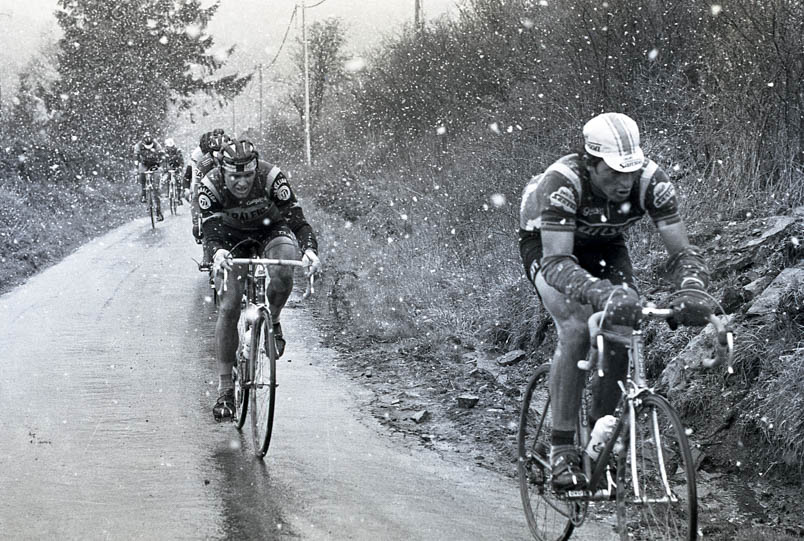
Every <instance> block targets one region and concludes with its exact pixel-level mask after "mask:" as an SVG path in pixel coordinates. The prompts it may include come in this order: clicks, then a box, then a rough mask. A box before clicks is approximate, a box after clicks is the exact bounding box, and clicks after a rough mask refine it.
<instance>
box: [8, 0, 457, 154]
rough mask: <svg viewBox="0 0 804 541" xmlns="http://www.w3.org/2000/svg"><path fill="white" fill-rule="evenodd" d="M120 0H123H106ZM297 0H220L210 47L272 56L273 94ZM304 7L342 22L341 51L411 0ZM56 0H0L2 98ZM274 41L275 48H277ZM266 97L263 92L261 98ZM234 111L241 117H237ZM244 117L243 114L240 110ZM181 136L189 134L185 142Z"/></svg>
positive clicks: (246, 62) (250, 92)
mask: <svg viewBox="0 0 804 541" xmlns="http://www.w3.org/2000/svg"><path fill="white" fill-rule="evenodd" d="M109 1H125V0H109ZM301 1H302V0H222V1H221V4H220V8H219V9H218V12H217V14H216V15H215V18H214V19H213V20H212V22H211V24H210V26H209V29H208V30H209V32H210V33H211V34H212V36H213V37H214V38H215V43H216V46H217V47H226V48H228V47H229V46H230V45H237V50H236V53H235V56H234V57H233V58H231V59H230V60H231V61H230V62H229V64H228V65H229V66H230V68H229V70H231V69H232V67H236V68H237V69H238V71H241V70H249V69H253V67H254V66H257V65H259V64H261V63H262V64H263V65H265V66H267V65H268V64H270V63H271V61H272V60H273V59H274V58H275V57H277V55H278V57H277V62H276V64H275V65H274V66H273V67H272V68H271V69H270V70H269V69H266V70H264V80H265V85H264V94H265V95H268V96H271V95H280V94H282V93H283V92H285V90H286V86H283V85H282V84H275V83H272V81H278V80H285V81H286V80H287V79H288V73H289V72H290V64H289V56H288V53H289V50H290V48H291V46H292V44H293V43H294V42H295V39H296V38H298V37H299V36H300V35H301V17H300V14H297V17H296V18H295V20H294V21H293V23H292V24H290V22H291V15H292V14H293V10H294V7H295V6H296V5H297V4H299V5H300V4H301ZM305 1H306V5H307V6H308V9H307V10H306V14H307V16H306V19H307V23H308V25H309V24H310V23H312V22H315V21H318V20H324V19H327V18H330V17H338V18H340V19H341V20H342V22H343V25H344V27H345V30H346V36H347V43H346V45H345V47H344V52H345V53H347V54H354V55H359V54H360V53H362V52H365V51H366V49H368V48H369V47H371V46H373V45H376V44H378V43H379V42H380V41H381V38H382V37H383V36H384V35H395V34H397V33H398V32H399V31H400V30H401V28H402V26H403V25H404V24H406V23H410V22H412V20H413V17H414V8H415V0H323V1H322V0H305ZM420 2H421V5H422V10H423V15H424V17H425V18H426V19H435V18H438V17H442V16H447V17H449V16H454V15H456V14H457V5H458V4H460V2H461V0H420ZM56 7H57V0H0V67H2V69H0V91H2V95H0V98H2V102H3V103H4V104H5V106H8V100H10V99H11V96H12V95H13V90H14V88H15V87H16V82H17V73H18V72H19V71H20V70H21V69H22V68H23V67H24V66H25V65H26V64H27V63H28V62H29V61H30V60H31V58H32V56H33V55H34V54H36V52H37V51H38V50H39V49H40V48H41V47H42V45H43V44H46V43H48V42H52V41H53V40H55V39H57V38H58V36H59V35H60V32H59V29H58V25H57V24H56V18H55V16H54V11H55V10H56ZM288 29H289V32H288V37H287V41H286V42H285V45H284V47H282V38H283V37H284V35H285V32H286V30H288ZM280 48H281V49H280ZM256 80H257V79H256V78H255V83H253V84H252V85H251V86H250V88H248V89H247V92H246V93H245V95H243V96H241V97H240V98H238V100H237V101H236V102H235V109H236V110H237V111H238V117H237V120H236V125H237V131H240V130H242V129H244V128H246V127H247V125H249V124H253V123H254V121H253V118H258V116H259V115H258V113H257V112H255V111H256V108H255V107H254V103H255V101H256V100H257V97H258V96H259V88H258V85H257V84H256ZM266 101H268V100H266ZM210 112H211V113H212V116H211V117H208V118H207V119H206V120H205V122H204V124H207V123H210V124H212V123H214V124H216V125H218V124H222V125H225V126H227V127H228V126H231V125H232V122H233V120H234V119H233V117H232V114H231V110H230V109H227V110H226V111H217V112H214V111H210ZM241 115H242V119H241ZM249 115H250V116H251V117H252V119H251V120H249V119H248V116H249ZM197 129H198V127H197V126H195V127H189V126H188V127H187V129H186V130H182V131H183V132H184V131H187V134H186V135H185V134H184V133H181V134H177V135H178V136H179V137H180V138H181V139H184V140H186V141H189V140H190V138H194V137H195V136H194V135H190V133H194V131H196V130H197ZM187 144H189V142H188V143H187Z"/></svg>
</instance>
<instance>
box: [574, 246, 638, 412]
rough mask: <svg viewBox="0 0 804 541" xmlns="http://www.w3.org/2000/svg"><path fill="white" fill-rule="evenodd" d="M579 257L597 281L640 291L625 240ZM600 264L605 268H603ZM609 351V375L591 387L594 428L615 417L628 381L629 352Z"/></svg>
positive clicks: (620, 348)
mask: <svg viewBox="0 0 804 541" xmlns="http://www.w3.org/2000/svg"><path fill="white" fill-rule="evenodd" d="M577 255H578V261H579V263H580V264H581V266H582V267H584V268H586V269H590V271H589V272H591V273H592V274H594V275H595V276H597V277H598V278H600V279H607V280H609V281H611V283H612V284H615V285H620V284H627V285H628V287H631V288H633V289H635V290H636V289H637V288H636V285H635V280H634V268H633V266H632V265H631V258H630V256H629V255H628V248H627V247H626V245H625V240H624V239H619V240H615V241H611V242H610V243H609V244H608V245H607V246H606V248H605V252H603V251H598V250H594V249H587V250H584V251H583V252H582V253H578V254H577ZM601 261H603V262H604V263H605V264H601V263H600V262H601ZM612 330H614V331H617V332H620V333H622V334H626V335H627V334H629V333H630V332H631V328H630V327H619V326H615V327H613V328H612ZM606 350H607V354H606V373H605V374H604V377H603V378H600V377H598V375H597V373H595V374H594V375H593V376H592V381H591V383H590V385H591V389H592V393H591V394H592V400H591V405H590V408H589V421H590V426H594V423H595V422H596V421H597V420H598V419H600V418H601V417H603V416H604V415H611V414H613V413H614V410H615V409H616V407H617V403H618V401H619V399H620V393H621V392H620V387H619V385H618V384H617V382H618V381H621V380H625V376H626V373H627V370H628V348H627V347H626V346H625V345H624V344H615V343H611V342H609V343H608V344H607V345H606Z"/></svg>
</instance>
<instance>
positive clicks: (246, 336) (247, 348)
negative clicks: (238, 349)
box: [243, 327, 251, 359]
mask: <svg viewBox="0 0 804 541" xmlns="http://www.w3.org/2000/svg"><path fill="white" fill-rule="evenodd" d="M250 354H251V328H250V327H249V328H248V329H246V332H244V333H243V358H244V359H248V358H249V355H250Z"/></svg>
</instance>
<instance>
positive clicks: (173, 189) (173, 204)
mask: <svg viewBox="0 0 804 541" xmlns="http://www.w3.org/2000/svg"><path fill="white" fill-rule="evenodd" d="M167 174H168V201H169V203H170V214H171V215H174V216H175V215H176V214H178V207H179V204H180V203H179V198H180V197H181V195H180V194H179V191H178V187H177V186H176V171H175V170H174V169H168V171H167Z"/></svg>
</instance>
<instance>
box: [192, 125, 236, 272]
mask: <svg viewBox="0 0 804 541" xmlns="http://www.w3.org/2000/svg"><path fill="white" fill-rule="evenodd" d="M215 131H217V130H215ZM221 131H222V130H221ZM225 137H226V136H225V135H223V134H216V133H215V132H212V131H210V132H206V133H205V134H203V135H202V136H201V139H200V141H199V143H198V147H197V148H196V149H195V150H194V151H193V153H192V155H191V157H190V160H191V161H192V163H193V172H192V176H191V180H190V184H189V185H188V186H187V188H188V190H189V195H190V201H191V203H190V216H191V218H192V221H193V224H192V232H193V237H194V238H195V241H196V242H197V243H198V244H201V245H202V247H203V255H202V259H201V265H202V267H206V266H208V265H211V264H212V254H211V253H210V251H209V249H208V248H207V245H206V243H204V241H203V238H204V232H203V231H202V229H201V221H200V219H199V218H200V216H201V210H200V209H199V208H198V185H199V182H200V181H201V179H202V178H204V176H205V175H206V174H207V173H208V172H209V171H210V170H212V168H213V167H215V166H217V165H218V163H219V151H220V149H221V145H222V143H223V140H224V138H225ZM186 178H187V173H186V172H185V179H186Z"/></svg>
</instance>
